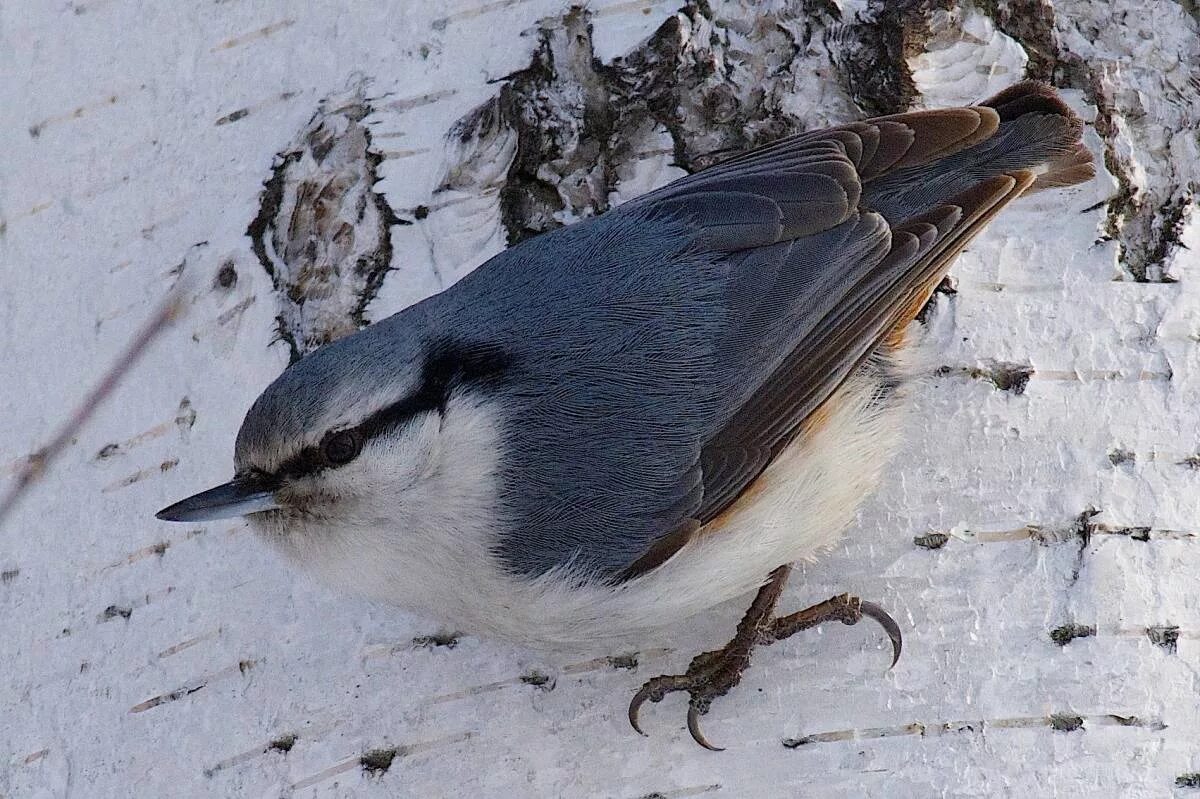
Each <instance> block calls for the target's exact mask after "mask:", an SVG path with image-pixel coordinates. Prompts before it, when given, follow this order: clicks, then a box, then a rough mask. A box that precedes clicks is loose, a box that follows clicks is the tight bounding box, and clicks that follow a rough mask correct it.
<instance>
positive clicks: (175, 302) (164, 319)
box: [0, 287, 183, 526]
mask: <svg viewBox="0 0 1200 799" xmlns="http://www.w3.org/2000/svg"><path fill="white" fill-rule="evenodd" d="M182 311H183V293H182V292H181V291H180V290H179V288H178V287H176V289H175V290H174V291H172V292H171V294H170V295H169V296H168V297H167V299H166V300H164V301H163V304H162V305H161V306H160V307H159V309H158V311H157V312H155V314H154V316H153V317H151V319H150V321H149V322H148V323H147V324H146V326H145V327H143V328H142V329H141V331H139V332H138V334H137V336H136V337H134V339H133V341H132V342H130V344H129V346H128V347H127V348H126V350H125V352H123V353H122V354H121V356H120V357H119V358H118V359H117V360H116V362H115V363H114V364H113V365H112V366H111V367H110V368H109V370H108V371H107V372H105V374H104V377H103V378H102V379H101V380H100V383H99V384H98V385H97V386H96V387H95V388H94V389H92V391H91V393H90V394H88V396H87V398H86V399H84V401H83V402H82V403H81V404H80V406H79V408H78V409H77V410H76V411H75V413H74V414H72V416H71V418H70V419H69V420H68V421H67V423H66V424H64V425H63V426H62V428H61V429H59V431H58V433H57V434H56V435H55V436H54V438H52V439H50V442H49V443H48V444H46V445H45V446H44V447H42V448H41V449H39V450H38V451H37V452H35V453H33V454H32V455H30V456H29V458H28V460H27V461H26V462H25V466H24V467H23V468H22V469H21V471H20V473H19V474H17V476H16V479H15V480H14V482H13V485H12V488H10V489H9V491H8V494H7V495H6V496H5V497H4V499H3V500H2V501H0V526H3V524H4V520H5V519H6V518H7V517H8V515H9V513H11V512H12V510H13V508H15V507H16V505H17V502H18V500H20V499H21V497H22V496H24V495H25V494H26V492H28V491H29V489H30V488H32V487H33V486H34V484H36V483H37V481H38V480H40V479H42V477H44V476H45V474H46V469H47V467H49V465H50V463H51V462H52V461H53V460H54V459H55V458H56V457H58V455H59V453H61V452H62V450H63V449H64V448H65V447H66V446H67V444H69V443H70V442H71V440H72V439H73V438H74V437H75V436H76V434H78V433H79V431H80V430H81V429H82V428H83V426H84V425H85V424H87V421H88V419H90V418H91V417H92V414H94V413H95V412H96V409H97V408H99V407H100V405H101V404H102V403H103V402H104V400H106V399H107V398H108V395H109V394H111V393H112V392H113V390H114V389H115V388H116V387H117V385H118V384H119V383H120V382H121V380H122V379H123V378H124V377H125V375H126V374H127V373H128V372H129V370H130V369H132V368H133V365H134V364H135V363H137V361H138V359H139V358H141V357H142V355H143V354H144V353H145V352H146V349H147V348H148V347H149V346H150V345H151V344H152V343H153V342H154V340H155V339H156V338H158V337H159V335H161V334H162V332H163V331H164V330H166V329H167V327H168V326H170V324H171V323H172V322H174V321H175V320H176V319H178V318H179V316H180V315H181V313H182Z"/></svg>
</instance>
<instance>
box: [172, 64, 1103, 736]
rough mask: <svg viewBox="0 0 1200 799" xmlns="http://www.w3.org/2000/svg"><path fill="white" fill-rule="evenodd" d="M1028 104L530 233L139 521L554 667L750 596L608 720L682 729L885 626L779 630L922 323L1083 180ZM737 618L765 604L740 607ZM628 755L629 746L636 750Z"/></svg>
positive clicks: (1056, 115) (844, 502) (308, 362)
mask: <svg viewBox="0 0 1200 799" xmlns="http://www.w3.org/2000/svg"><path fill="white" fill-rule="evenodd" d="M1081 132H1082V122H1081V120H1080V119H1079V117H1077V116H1076V115H1075V114H1074V113H1073V112H1072V111H1071V109H1070V108H1069V107H1068V106H1067V105H1066V104H1065V103H1064V102H1063V101H1062V99H1061V98H1060V97H1059V96H1058V95H1057V93H1056V92H1055V90H1054V89H1053V88H1051V87H1049V86H1047V85H1044V84H1041V83H1037V82H1032V81H1027V82H1022V83H1018V84H1016V85H1013V86H1010V87H1009V88H1007V89H1005V90H1003V91H1001V92H1000V93H999V94H997V95H995V96H994V97H991V98H989V99H987V100H984V101H982V102H980V103H979V104H978V105H974V106H965V107H961V108H944V109H934V110H920V111H911V112H907V113H900V114H894V115H890V116H883V117H876V118H871V119H866V120H863V121H859V122H852V123H849V124H844V125H840V126H837V127H832V128H828V129H821V130H813V131H808V132H803V133H799V134H797V135H793V136H790V137H787V138H783V139H781V140H779V141H776V142H774V143H770V144H767V145H765V146H762V147H759V148H756V149H752V150H749V151H747V152H744V153H742V154H738V155H735V156H732V157H730V158H727V159H726V160H723V161H720V162H718V163H716V164H714V165H712V166H710V167H708V168H706V169H703V170H700V171H697V172H695V173H692V174H689V175H686V176H684V177H681V178H679V179H677V180H675V181H674V182H671V183H669V184H667V185H665V186H663V187H661V188H658V189H655V190H652V191H650V192H649V193H647V194H644V195H642V196H640V197H637V198H634V199H632V200H630V201H628V202H626V203H624V204H621V205H619V206H617V207H615V208H612V209H610V210H608V211H607V212H605V213H603V214H600V215H598V216H595V217H593V218H590V219H587V220H585V221H580V222H577V223H575V224H572V225H568V226H565V227H561V228H559V229H556V230H553V231H550V232H546V233H543V234H541V235H539V236H537V237H534V238H532V239H529V240H526V241H524V242H522V243H520V244H518V245H516V246H513V247H511V248H509V249H507V250H505V251H503V252H501V253H500V254H498V255H496V256H495V257H493V258H491V259H490V260H488V261H487V262H485V263H484V264H483V265H481V266H479V267H478V268H477V269H476V270H474V271H473V272H470V273H469V274H467V275H466V276H465V277H463V278H462V279H461V280H460V281H459V282H457V283H455V284H454V285H452V286H450V287H449V288H447V289H445V290H444V291H442V292H441V293H439V294H435V295H433V296H431V297H429V298H427V299H425V300H423V301H421V302H419V303H417V304H415V305H412V306H410V307H408V308H406V309H404V310H402V311H400V312H399V313H397V314H395V315H393V316H390V317H388V318H386V319H383V320H381V321H379V322H376V323H375V324H372V325H370V326H367V327H365V328H363V329H362V330H360V331H358V332H356V333H353V334H351V335H349V336H346V337H344V338H342V339H339V340H337V341H334V342H333V343H330V344H327V345H325V346H322V347H320V348H319V349H317V350H315V351H314V352H312V353H310V354H309V355H307V356H306V357H304V358H302V359H300V360H299V361H297V362H296V363H294V364H293V365H291V366H290V367H289V368H287V369H286V370H285V371H284V372H282V374H280V375H279V376H278V377H277V378H276V379H275V380H274V381H273V382H272V383H271V384H270V385H269V386H268V387H267V388H266V389H265V390H264V391H263V392H262V394H261V395H260V396H259V397H258V399H257V400H256V401H255V402H254V403H253V404H252V406H251V407H250V409H249V411H248V412H247V414H246V416H245V419H244V421H243V423H242V425H241V428H240V430H239V431H238V434H237V438H236V442H235V445H234V458H233V460H234V476H233V479H232V480H230V481H229V482H227V483H224V484H222V485H220V486H217V487H216V488H212V489H210V490H207V491H204V492H202V493H199V494H196V495H194V496H191V497H189V498H187V499H184V500H182V501H181V502H177V503H175V504H173V505H171V506H170V507H167V508H164V509H163V510H161V511H160V512H159V513H158V514H157V516H158V518H159V519H163V520H169V521H187V522H194V521H204V520H212V519H220V518H230V517H238V516H244V517H245V518H246V519H247V520H248V522H249V524H250V526H251V527H252V528H253V529H254V530H255V531H256V532H257V533H258V534H259V535H260V536H261V537H262V538H263V539H265V540H266V541H268V542H269V543H270V544H271V545H272V546H274V547H275V548H277V549H278V550H280V551H281V552H283V553H284V555H285V556H286V557H287V559H290V560H291V561H294V562H295V563H296V564H298V565H299V566H300V567H302V568H304V569H307V570H308V571H310V572H311V573H313V574H315V575H316V576H317V577H318V578H319V579H322V580H324V581H326V582H327V583H329V584H332V585H333V586H336V587H340V588H343V589H346V590H349V591H352V592H355V593H357V594H360V595H365V596H367V597H370V598H373V599H377V600H382V601H385V602H390V603H393V604H395V605H398V606H401V607H403V608H405V609H407V610H409V611H413V612H416V613H418V614H423V615H426V616H428V617H431V618H434V619H437V620H439V621H441V622H443V623H446V624H450V625H453V626H454V628H455V629H459V630H462V631H465V632H470V633H476V634H479V635H483V636H490V637H496V638H500V639H507V640H511V641H515V642H518V643H520V644H523V645H525V646H528V647H532V648H539V649H549V650H579V649H591V648H595V647H598V646H604V645H606V644H609V643H611V642H617V641H628V640H630V639H631V638H636V639H640V640H656V641H662V640H664V639H665V638H666V637H668V636H669V635H670V633H671V631H672V630H673V629H676V628H678V627H679V626H680V625H681V624H683V623H684V622H686V621H688V620H690V619H692V618H693V617H703V616H704V615H705V614H706V613H708V612H709V611H711V609H712V608H714V607H715V606H717V605H720V604H722V603H725V602H729V601H731V600H738V599H743V598H746V597H748V596H750V595H751V594H754V598H753V601H752V602H751V604H750V606H749V609H748V610H747V612H746V614H745V616H744V617H743V619H742V621H741V622H740V623H739V625H738V627H737V631H736V633H735V635H734V637H733V639H732V640H731V641H730V642H729V643H728V644H727V645H725V646H724V647H722V648H719V649H714V650H712V651H710V652H705V653H703V654H701V655H698V656H696V657H695V658H694V659H693V660H692V661H691V663H690V665H689V667H688V669H687V671H686V672H685V673H683V674H676V675H663V676H661V677H656V678H654V679H651V680H649V681H648V682H646V684H645V685H644V686H643V687H642V688H641V690H639V691H638V692H637V693H636V694H635V696H634V698H633V700H632V702H631V703H630V705H629V709H628V717H629V721H630V724H631V725H632V726H633V728H634V729H635V730H636V731H637V732H639V733H642V728H641V726H640V723H639V713H640V709H641V707H642V705H643V704H644V703H645V702H647V701H650V702H657V701H659V700H661V699H662V698H664V697H665V696H666V695H667V694H670V693H673V692H676V691H684V692H687V693H688V694H689V701H688V714H687V726H688V729H689V731H690V732H691V734H692V737H693V738H694V739H695V740H696V742H697V743H699V744H700V745H701V746H704V747H706V748H709V749H714V750H715V749H719V747H716V746H714V745H713V744H711V742H709V741H708V739H707V738H706V737H705V736H704V734H703V732H702V731H701V729H700V724H699V719H700V717H701V716H702V715H703V714H704V713H706V712H707V711H708V709H709V707H710V705H711V703H712V702H713V701H714V700H715V699H716V698H718V697H720V696H722V695H724V694H725V693H727V692H728V691H729V690H731V689H732V688H733V687H734V686H736V685H737V684H738V682H739V680H740V679H741V675H742V673H743V672H744V671H745V669H746V668H747V667H748V666H749V663H750V656H751V654H752V652H753V651H754V650H755V649H757V648H759V647H762V646H765V645H767V644H770V643H773V642H775V641H778V640H782V639H784V638H787V637H789V636H790V635H792V634H793V633H795V632H798V631H800V630H804V629H809V628H812V627H814V626H816V625H818V624H822V623H825V622H831V621H841V622H843V623H845V624H854V623H856V622H857V621H859V620H860V619H861V618H863V617H867V618H872V619H874V620H875V621H877V622H879V623H880V624H881V625H882V626H883V628H884V630H885V631H886V632H887V634H888V636H889V638H890V639H891V641H892V649H893V660H892V662H893V665H894V664H895V662H896V659H897V658H898V657H899V655H900V651H901V647H902V636H901V631H900V628H899V626H898V624H897V623H896V622H895V621H894V620H893V619H892V617H891V616H890V615H889V614H888V613H887V612H886V611H885V610H884V609H883V608H882V607H881V606H879V605H878V604H876V603H874V602H870V601H866V600H863V599H861V598H859V597H855V596H850V595H848V594H841V595H838V596H835V597H831V598H829V599H827V600H825V601H823V602H821V603H818V604H816V605H813V606H811V607H809V608H806V609H804V610H800V611H798V612H795V613H791V614H786V615H779V614H778V613H777V612H776V611H777V604H778V601H779V598H780V595H781V593H782V591H783V589H784V586H785V584H786V583H787V580H788V578H789V575H790V571H791V565H790V564H793V563H795V562H797V561H806V560H807V561H811V560H813V559H814V558H817V557H818V556H819V555H821V554H822V553H825V552H828V551H829V550H830V549H831V548H832V547H833V546H834V545H835V544H836V543H837V541H838V540H839V539H840V538H841V536H842V535H843V534H844V532H845V531H846V530H847V528H849V527H850V526H851V525H852V524H853V522H854V519H855V513H856V509H857V507H858V506H859V504H860V503H861V501H862V500H863V499H864V498H865V497H867V496H869V494H870V493H871V491H872V490H873V489H874V488H875V486H876V485H877V484H878V483H879V482H880V481H881V479H882V478H883V477H884V475H885V474H886V473H887V468H886V463H887V461H888V458H889V456H890V455H891V454H892V453H893V452H894V451H895V450H896V448H897V447H898V446H899V444H900V443H901V441H902V428H903V419H904V416H905V412H906V410H907V409H908V408H909V406H911V405H912V401H911V396H912V392H911V390H910V387H911V385H912V384H913V381H914V380H915V379H916V377H917V375H916V374H914V371H915V370H914V367H913V366H912V361H913V358H912V357H911V353H912V352H913V350H914V346H915V345H914V340H915V339H916V335H915V334H914V333H913V332H912V331H913V329H914V327H915V326H916V325H915V324H914V319H915V317H916V316H917V315H918V313H919V311H920V310H921V309H922V307H923V306H924V305H925V304H926V303H927V302H928V301H929V299H930V297H931V296H932V293H933V292H934V290H935V289H936V287H937V286H938V285H939V283H940V282H941V281H942V280H943V278H944V276H945V275H946V273H947V271H948V270H949V268H950V266H951V264H952V262H953V261H954V259H955V257H956V256H957V255H958V253H959V252H960V251H962V249H963V248H964V247H965V246H966V245H967V244H968V243H969V242H970V241H971V240H972V239H973V238H974V237H975V236H976V235H978V234H979V233H980V231H982V230H983V229H984V228H985V227H986V226H987V224H988V223H989V222H990V221H991V220H992V219H993V218H994V217H995V216H996V214H997V213H998V212H999V211H1000V210H1001V209H1002V208H1004V207H1005V206H1006V205H1008V204H1009V203H1010V202H1012V201H1014V200H1016V199H1017V198H1018V197H1020V196H1021V195H1022V194H1025V193H1027V192H1031V191H1036V190H1041V189H1047V188H1052V187H1058V186H1069V185H1073V184H1076V183H1080V182H1083V181H1085V180H1087V179H1089V178H1090V177H1091V176H1092V175H1093V174H1094V167H1093V164H1092V157H1091V155H1090V153H1089V151H1088V150H1087V148H1086V147H1085V146H1084V145H1083V144H1082V142H1081ZM755 592H757V593H755ZM643 734H644V733H643Z"/></svg>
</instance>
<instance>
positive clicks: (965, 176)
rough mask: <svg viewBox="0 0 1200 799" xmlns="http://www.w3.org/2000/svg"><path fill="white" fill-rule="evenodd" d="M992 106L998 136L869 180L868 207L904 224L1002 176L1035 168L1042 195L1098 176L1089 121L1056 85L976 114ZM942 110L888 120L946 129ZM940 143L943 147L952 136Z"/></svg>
mask: <svg viewBox="0 0 1200 799" xmlns="http://www.w3.org/2000/svg"><path fill="white" fill-rule="evenodd" d="M984 109H986V110H987V111H988V112H989V115H992V116H994V117H995V119H996V121H997V123H998V124H997V126H996V127H995V128H993V130H994V132H990V134H985V136H984V137H982V138H980V137H972V138H973V139H975V140H974V141H969V144H970V146H966V147H950V148H947V147H945V146H942V147H941V148H940V149H939V150H938V151H937V152H936V153H935V154H934V155H933V157H932V158H926V159H924V160H922V161H921V162H920V163H918V164H912V165H910V164H908V163H905V162H903V161H902V162H900V163H898V164H897V165H896V167H897V168H893V169H890V170H887V171H886V172H885V173H883V174H881V175H879V176H878V177H873V178H870V179H867V181H866V182H865V185H864V186H863V196H862V203H863V205H865V206H867V207H869V208H871V209H872V210H875V211H878V212H879V213H881V214H883V216H884V217H885V218H886V219H887V220H888V222H889V223H891V224H894V225H899V224H903V222H904V221H905V220H908V219H911V218H913V217H917V216H920V215H922V214H924V213H927V212H929V211H931V210H933V209H935V208H936V207H937V206H939V205H941V204H943V203H945V202H947V201H949V198H952V197H954V196H957V195H960V194H962V193H963V192H966V191H969V190H970V188H971V187H972V186H974V185H977V184H979V183H981V182H983V181H986V180H988V179H989V178H992V177H995V176H997V175H1003V174H1007V173H1012V172H1015V171H1018V170H1025V169H1028V170H1032V171H1033V173H1034V174H1035V175H1036V176H1037V177H1036V180H1035V181H1034V183H1033V184H1032V185H1031V186H1030V187H1029V190H1032V191H1036V190H1038V189H1042V188H1049V187H1052V186H1069V185H1073V184H1075V183H1080V182H1083V181H1085V180H1088V179H1089V178H1091V177H1092V175H1093V174H1095V168H1094V166H1093V165H1092V159H1091V154H1090V153H1089V152H1088V151H1087V149H1086V148H1085V147H1084V146H1083V144H1082V142H1081V141H1080V133H1081V131H1082V128H1083V123H1082V121H1081V120H1080V119H1079V117H1078V116H1076V115H1075V113H1074V112H1073V111H1071V109H1070V108H1069V107H1068V106H1067V105H1066V103H1064V102H1063V101H1062V100H1061V99H1060V98H1059V97H1058V95H1057V94H1055V92H1054V90H1053V89H1052V88H1050V87H1049V86H1045V85H1043V84H1040V83H1036V82H1033V81H1027V82H1025V83H1019V84H1017V85H1015V86H1010V87H1009V88H1007V89H1005V90H1004V91H1002V92H1000V93H999V94H997V95H996V96H995V97H992V98H990V99H989V100H986V101H985V102H984V103H982V104H981V106H979V107H978V108H976V109H973V110H976V111H983V110H984ZM952 110H955V111H960V112H961V111H966V110H969V109H952ZM938 113H939V112H918V113H916V114H908V115H903V114H902V115H899V116H897V117H890V118H888V119H889V120H892V121H895V122H900V123H901V124H906V125H910V126H911V125H912V120H914V119H917V118H924V119H928V120H930V122H932V124H933V127H934V129H935V130H936V128H937V127H939V126H944V125H945V124H946V122H945V120H943V119H939V118H938V117H936V116H934V115H936V114H938ZM927 124H928V123H927ZM933 138H935V139H938V140H939V143H940V142H941V141H944V138H945V137H936V136H934V137H933ZM964 143H967V142H964ZM914 148H915V145H914Z"/></svg>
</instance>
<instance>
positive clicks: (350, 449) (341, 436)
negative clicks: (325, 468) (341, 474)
mask: <svg viewBox="0 0 1200 799" xmlns="http://www.w3.org/2000/svg"><path fill="white" fill-rule="evenodd" d="M362 445H363V438H362V434H361V433H359V432H357V431H355V430H339V431H338V432H336V433H329V434H328V435H326V436H325V440H324V441H322V442H321V455H322V456H323V457H324V458H325V461H326V462H327V463H330V464H332V465H334V466H342V465H344V464H347V463H349V462H350V461H352V460H354V459H355V458H357V457H358V453H359V452H361V451H362Z"/></svg>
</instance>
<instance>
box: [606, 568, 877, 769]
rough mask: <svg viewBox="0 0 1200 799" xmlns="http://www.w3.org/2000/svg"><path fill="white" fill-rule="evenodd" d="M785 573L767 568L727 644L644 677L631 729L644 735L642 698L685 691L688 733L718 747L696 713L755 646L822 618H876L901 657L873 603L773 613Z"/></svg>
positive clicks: (847, 601)
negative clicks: (677, 670)
mask: <svg viewBox="0 0 1200 799" xmlns="http://www.w3.org/2000/svg"><path fill="white" fill-rule="evenodd" d="M789 574H791V567H790V566H780V567H779V568H777V569H775V571H773V572H771V576H770V577H769V578H768V580H767V582H766V584H765V585H763V587H762V588H760V589H759V591H758V594H757V595H756V596H755V597H754V601H753V602H752V603H750V608H749V609H748V610H747V611H746V615H745V616H743V617H742V620H741V621H740V622H739V623H738V626H737V632H736V633H734V636H733V639H732V640H731V641H730V642H729V643H728V644H726V645H725V646H724V647H722V648H721V649H717V650H713V651H712V652H704V653H702V654H699V655H697V656H696V657H695V658H693V659H692V662H691V663H690V664H688V669H687V671H686V672H685V673H684V674H669V675H663V676H661V677H655V678H654V679H652V680H649V681H647V682H646V684H645V685H643V686H642V687H641V690H639V691H638V692H637V693H636V694H634V697H633V701H631V702H630V703H629V723H630V724H631V725H632V726H633V729H634V730H636V731H637V732H638V733H640V734H642V735H645V733H644V732H642V728H641V727H640V726H639V725H638V713H639V712H640V710H641V707H642V705H644V704H645V703H646V702H647V701H649V702H661V701H662V699H663V697H665V696H666V695H667V694H669V693H673V692H675V691H687V692H688V694H689V695H690V696H691V699H690V700H689V702H688V715H687V724H688V732H690V733H691V735H692V739H693V740H695V741H696V743H698V744H700V745H701V746H703V747H704V748H705V749H711V750H712V751H714V752H718V751H721V748H720V747H717V746H713V745H712V744H711V743H709V742H708V740H707V739H705V737H704V734H703V733H702V732H701V731H700V716H702V715H704V714H705V713H707V712H708V709H709V707H710V706H711V705H712V701H713V700H714V699H716V698H717V697H719V696H724V695H725V694H726V693H728V692H729V691H730V689H732V688H733V687H734V686H736V685H737V684H738V683H739V682H741V679H742V673H743V672H744V671H745V670H746V669H747V668H748V667H749V666H750V653H751V652H753V651H754V648H755V647H756V646H759V645H763V646H767V645H770V644H773V643H775V642H776V641H782V640H783V639H785V638H788V637H789V636H791V635H794V634H795V633H797V632H799V631H800V630H807V629H809V628H811V627H816V626H817V625H819V624H822V623H824V622H827V621H840V622H842V623H843V624H856V623H857V622H858V620H859V619H861V618H862V617H863V616H868V617H870V618H872V619H874V620H875V621H877V622H879V624H880V625H881V626H882V627H883V629H884V630H885V631H886V632H887V634H888V637H889V638H890V639H891V640H892V665H893V666H894V665H896V661H897V660H899V659H900V649H901V636H900V628H899V627H898V626H897V625H896V622H895V621H894V620H893V619H892V617H891V616H889V615H888V614H887V612H886V611H884V610H883V608H881V607H879V606H878V605H876V604H875V603H873V602H863V601H862V600H860V599H859V598H858V597H852V596H850V595H848V594H841V595H839V596H835V597H831V598H830V599H827V600H825V601H824V602H821V603H819V604H816V605H813V606H812V607H810V608H806V609H804V610H801V611H799V612H797V613H792V614H791V615H788V616H782V617H779V618H774V617H772V612H773V611H774V610H775V605H776V603H777V602H778V601H779V595H780V594H781V593H783V587H784V585H785V584H786V583H787V578H788V575H789Z"/></svg>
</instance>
